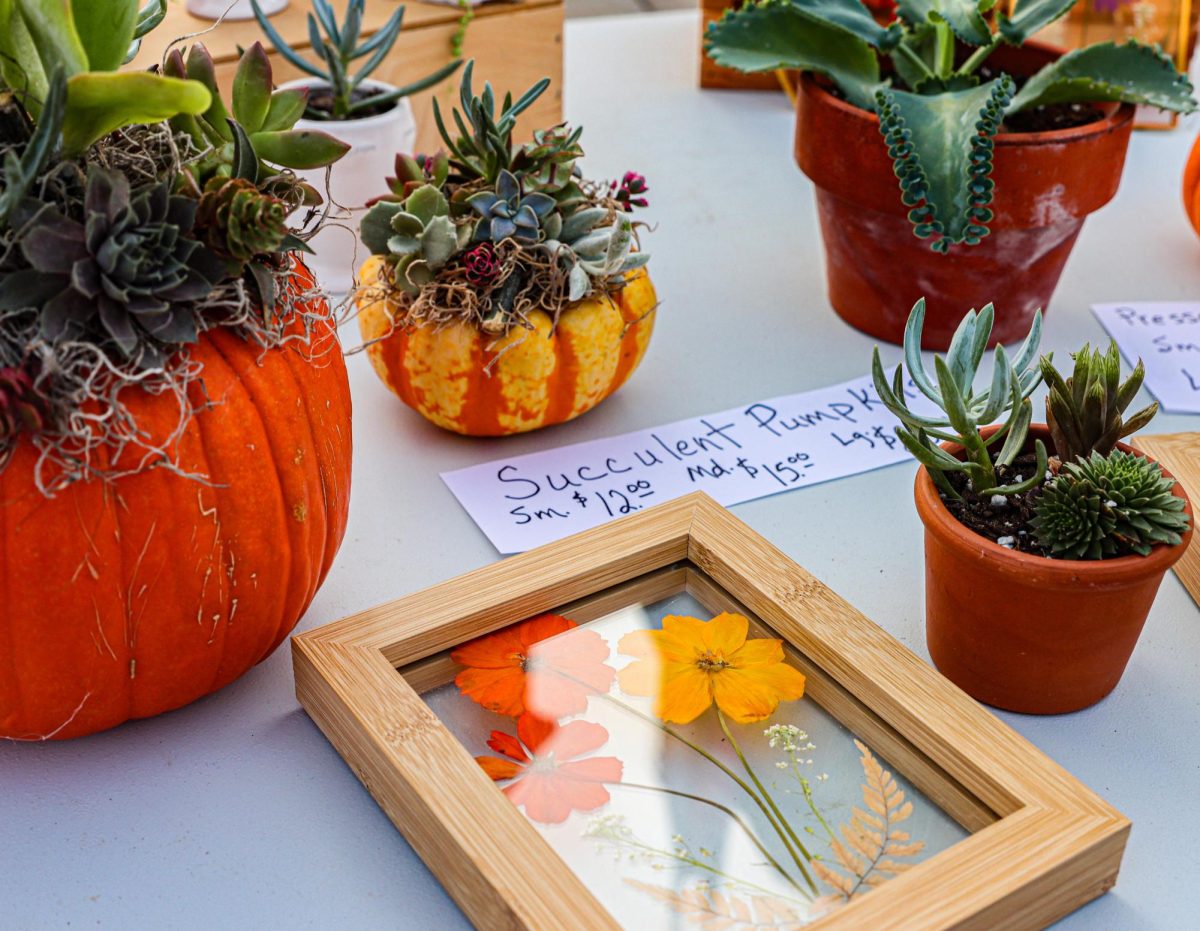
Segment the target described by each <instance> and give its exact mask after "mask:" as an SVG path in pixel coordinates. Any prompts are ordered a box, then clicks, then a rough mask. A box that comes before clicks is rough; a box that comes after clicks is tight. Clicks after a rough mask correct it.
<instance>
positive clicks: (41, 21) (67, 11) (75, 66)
mask: <svg viewBox="0 0 1200 931" xmlns="http://www.w3.org/2000/svg"><path fill="white" fill-rule="evenodd" d="M14 10H15V12H16V14H17V15H18V16H20V17H21V19H22V21H23V22H24V24H25V28H26V29H28V31H29V35H30V37H31V38H32V40H33V44H34V46H35V47H36V48H37V52H38V55H39V56H40V57H41V60H42V62H43V63H44V65H53V66H54V67H62V68H63V70H64V71H65V72H66V74H67V77H68V78H70V77H73V76H74V75H76V74H80V73H82V72H85V71H87V70H88V56H87V50H86V49H85V48H84V46H83V41H82V40H81V39H80V38H79V31H78V30H77V29H76V27H75V19H74V17H73V16H72V12H71V3H70V2H69V0H14ZM125 44H126V47H128V45H129V43H128V42H126V43H125ZM118 63H119V62H118Z"/></svg>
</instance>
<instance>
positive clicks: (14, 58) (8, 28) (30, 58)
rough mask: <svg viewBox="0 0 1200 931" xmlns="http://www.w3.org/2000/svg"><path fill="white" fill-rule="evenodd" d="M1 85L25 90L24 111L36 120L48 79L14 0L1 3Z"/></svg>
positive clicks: (1, 1) (5, 0) (45, 92)
mask: <svg viewBox="0 0 1200 931" xmlns="http://www.w3.org/2000/svg"><path fill="white" fill-rule="evenodd" d="M0 27H2V28H0V83H3V84H4V85H6V86H8V87H12V88H19V89H21V90H23V91H25V100H24V103H25V108H26V109H27V110H28V111H29V114H30V115H31V116H32V117H33V118H34V119H35V120H36V119H37V118H38V115H39V114H40V113H41V110H42V108H41V101H42V100H44V99H45V97H46V94H47V93H48V92H49V89H50V84H49V77H48V75H47V74H46V71H45V69H44V68H43V67H42V59H41V56H40V55H39V54H38V50H37V46H35V45H34V44H33V36H31V35H30V34H29V29H28V28H27V27H26V26H25V21H24V20H23V19H22V18H21V17H20V15H19V14H18V13H17V12H16V10H15V0H0Z"/></svg>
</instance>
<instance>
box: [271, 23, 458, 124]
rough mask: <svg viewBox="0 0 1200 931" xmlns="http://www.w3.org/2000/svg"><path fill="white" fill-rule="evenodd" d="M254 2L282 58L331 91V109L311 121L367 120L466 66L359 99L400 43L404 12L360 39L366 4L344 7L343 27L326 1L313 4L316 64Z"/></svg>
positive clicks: (317, 111) (313, 112)
mask: <svg viewBox="0 0 1200 931" xmlns="http://www.w3.org/2000/svg"><path fill="white" fill-rule="evenodd" d="M250 2H251V6H252V7H253V9H254V16H255V18H256V19H257V20H258V24H259V26H261V27H262V30H263V32H264V33H265V34H266V36H267V38H268V39H269V40H270V41H271V43H272V44H273V45H274V46H275V49H276V50H277V51H278V52H279V54H280V55H282V56H283V57H284V58H285V59H287V60H288V61H289V62H291V64H293V65H295V66H296V67H297V68H299V69H300V70H301V71H303V72H304V73H305V74H309V75H312V76H313V77H315V78H319V79H320V80H321V81H323V82H324V83H325V85H326V86H327V87H328V88H329V93H330V98H331V106H330V108H329V109H327V110H326V109H321V108H317V107H311V106H310V107H308V108H307V109H306V110H305V111H304V114H305V116H307V117H308V118H309V119H312V120H328V119H334V120H350V119H354V118H355V117H361V116H366V115H369V114H370V112H372V111H375V110H377V109H378V108H379V107H382V106H386V105H389V104H394V103H395V102H396V101H397V100H399V99H400V98H401V97H407V96H409V95H410V94H416V93H419V92H420V91H423V90H425V89H426V88H429V87H433V85H435V84H439V83H440V82H442V81H444V80H445V79H446V78H448V77H449V76H450V75H451V74H453V73H454V72H455V71H456V70H458V67H459V66H460V65H461V64H462V61H461V60H459V59H458V58H457V57H456V59H455V60H454V61H451V62H450V63H449V64H446V65H443V66H442V67H440V68H438V69H437V70H436V71H434V72H433V73H432V74H429V75H426V76H425V77H423V78H421V79H419V80H417V81H413V82H412V83H411V84H406V85H404V86H403V87H397V88H394V89H392V90H389V91H386V92H384V93H379V94H363V93H360V91H361V90H362V84H363V82H364V81H365V80H366V79H367V78H369V77H370V76H371V74H372V73H373V72H374V71H375V69H376V68H378V67H379V66H380V65H381V64H383V62H384V59H386V58H387V57H388V55H389V54H390V53H391V51H392V48H393V47H394V46H395V44H396V40H397V39H398V38H399V37H400V30H401V28H402V27H403V24H404V7H403V6H399V7H397V8H396V10H395V11H394V12H393V13H392V15H391V16H390V17H389V18H388V20H387V22H385V23H384V24H383V25H382V26H381V27H379V29H378V30H377V31H376V32H375V34H374V35H372V36H370V37H369V38H367V39H362V21H363V13H364V11H365V9H366V0H350V2H349V3H348V4H347V5H346V15H345V17H344V18H343V20H342V22H341V23H340V24H339V23H338V21H337V18H336V17H335V15H334V10H333V5H332V4H331V3H329V2H328V0H312V11H311V12H310V13H309V14H308V37H309V41H310V42H311V43H312V48H313V52H314V53H315V54H316V55H317V56H318V59H319V60H318V61H317V62H316V63H315V64H314V63H313V62H310V61H309V60H308V59H307V58H305V57H304V56H303V55H301V54H300V53H299V52H297V51H296V50H295V49H294V48H292V46H291V45H289V44H288V42H287V40H286V39H284V38H283V36H281V35H280V34H279V31H278V30H277V29H276V28H275V27H274V26H273V25H272V24H271V20H270V19H268V18H267V16H266V14H265V13H263V11H262V8H261V7H260V6H259V5H258V0H250ZM360 39H361V40H362V41H360ZM360 58H365V59H366V61H364V62H363V63H362V65H361V66H360V67H359V68H358V70H357V71H355V72H354V73H351V69H352V67H353V65H354V62H356V61H358V60H359V59H360Z"/></svg>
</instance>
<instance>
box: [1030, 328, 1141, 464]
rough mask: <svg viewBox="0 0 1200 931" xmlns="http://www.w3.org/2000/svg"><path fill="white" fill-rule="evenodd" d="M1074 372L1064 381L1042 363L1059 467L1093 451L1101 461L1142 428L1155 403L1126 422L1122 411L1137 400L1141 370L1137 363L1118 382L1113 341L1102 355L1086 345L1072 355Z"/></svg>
mask: <svg viewBox="0 0 1200 931" xmlns="http://www.w3.org/2000/svg"><path fill="white" fill-rule="evenodd" d="M1072 359H1074V360H1075V369H1074V371H1073V373H1072V374H1071V375H1070V376H1068V377H1067V378H1066V379H1064V378H1063V377H1062V375H1061V374H1060V373H1059V372H1058V370H1057V369H1056V368H1055V367H1054V363H1053V362H1052V361H1051V360H1050V359H1043V360H1042V377H1043V378H1044V379H1045V380H1046V384H1047V385H1048V386H1049V388H1050V391H1049V393H1048V394H1047V395H1046V423H1047V425H1048V426H1049V427H1050V436H1051V438H1052V439H1053V440H1054V449H1055V452H1056V453H1057V454H1058V455H1059V457H1060V458H1061V459H1062V460H1063V461H1064V462H1074V461H1075V460H1076V459H1080V458H1087V457H1088V456H1090V455H1091V454H1092V453H1093V452H1098V453H1100V455H1102V456H1105V455H1108V453H1109V452H1110V451H1111V450H1112V449H1113V447H1114V446H1116V445H1117V442H1118V441H1119V440H1121V439H1123V438H1124V437H1127V436H1129V435H1130V434H1131V433H1133V432H1134V431H1136V430H1140V429H1141V428H1142V427H1144V426H1146V424H1148V423H1149V422H1150V421H1151V420H1152V419H1153V418H1154V415H1155V414H1157V413H1158V402H1157V401H1155V402H1153V403H1151V404H1150V405H1148V406H1147V407H1143V408H1142V409H1141V410H1140V411H1138V412H1137V413H1136V414H1133V415H1132V416H1130V417H1129V418H1128V419H1125V418H1123V416H1122V415H1123V414H1124V413H1125V408H1127V407H1128V406H1129V405H1130V404H1131V403H1132V402H1133V399H1134V397H1136V396H1137V393H1138V389H1139V388H1141V386H1142V379H1143V378H1144V377H1145V374H1146V370H1145V367H1144V366H1143V365H1142V360H1141V359H1139V360H1138V364H1137V366H1135V367H1134V370H1133V373H1132V374H1131V375H1130V376H1129V378H1127V379H1126V380H1125V382H1124V383H1122V382H1121V354H1120V351H1119V350H1118V349H1117V343H1116V340H1113V341H1111V342H1110V343H1109V345H1108V351H1107V352H1105V353H1103V354H1101V352H1100V350H1099V349H1092V348H1091V347H1090V346H1089V345H1087V344H1086V343H1085V344H1084V346H1083V348H1082V349H1080V350H1079V352H1076V353H1073V354H1072Z"/></svg>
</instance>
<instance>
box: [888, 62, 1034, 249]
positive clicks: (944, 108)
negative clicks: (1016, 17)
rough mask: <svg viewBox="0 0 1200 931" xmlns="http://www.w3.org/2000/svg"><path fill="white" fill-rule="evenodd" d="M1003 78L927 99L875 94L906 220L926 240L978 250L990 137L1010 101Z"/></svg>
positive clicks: (986, 216) (986, 214) (983, 229)
mask: <svg viewBox="0 0 1200 931" xmlns="http://www.w3.org/2000/svg"><path fill="white" fill-rule="evenodd" d="M1012 88H1013V83H1012V79H1011V78H1009V77H1008V76H1007V75H1002V76H1001V77H999V78H996V79H995V80H992V81H989V82H988V83H986V84H981V85H980V86H979V87H976V88H972V89H970V90H963V91H951V92H947V93H944V94H938V95H937V96H933V97H927V96H923V95H921V94H912V93H908V92H907V91H900V90H896V89H894V88H882V89H880V90H879V91H878V93H877V94H876V100H877V110H878V112H879V128H880V132H881V133H882V134H883V136H884V139H885V140H886V142H887V145H888V154H889V155H890V156H891V158H892V160H893V163H894V170H895V172H896V177H897V178H899V179H900V191H901V196H902V198H903V200H904V203H905V204H907V205H909V206H910V207H912V208H913V209H912V210H911V211H910V213H909V219H910V220H911V221H912V223H913V231H914V233H916V235H917V236H918V237H920V238H922V239H924V238H928V237H931V236H936V237H937V238H936V239H935V240H934V242H933V244H932V245H933V248H934V249H935V250H937V251H939V252H945V251H946V250H947V249H949V247H950V245H951V244H952V243H965V244H967V245H975V244H976V243H978V242H979V241H980V239H982V237H984V236H986V235H987V233H988V229H987V226H986V225H985V224H986V223H987V222H988V221H990V220H991V218H992V213H991V211H990V210H989V209H988V204H990V203H991V201H992V189H993V187H994V185H993V182H992V180H991V178H990V177H989V175H990V174H991V172H992V137H993V136H995V134H996V132H997V130H998V129H999V126H1000V119H1001V115H1002V114H1003V112H1004V108H1005V106H1006V105H1007V103H1008V101H1009V99H1010V97H1011V95H1012Z"/></svg>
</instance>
